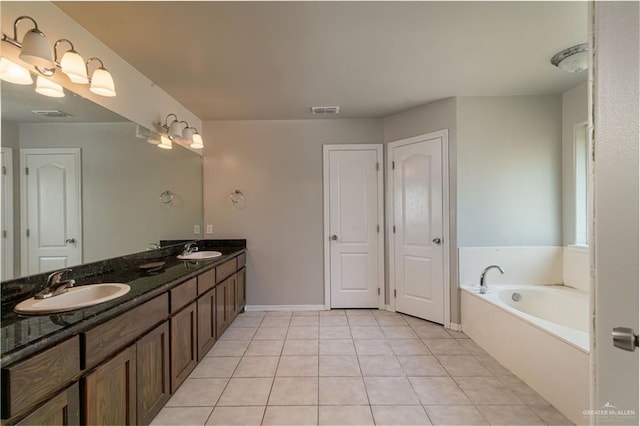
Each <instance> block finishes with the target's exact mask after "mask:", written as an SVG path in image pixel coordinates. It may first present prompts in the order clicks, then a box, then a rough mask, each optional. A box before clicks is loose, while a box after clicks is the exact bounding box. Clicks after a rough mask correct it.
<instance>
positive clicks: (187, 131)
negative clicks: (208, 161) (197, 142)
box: [182, 127, 194, 142]
mask: <svg viewBox="0 0 640 426" xmlns="http://www.w3.org/2000/svg"><path fill="white" fill-rule="evenodd" d="M193 136H194V134H193V129H192V128H191V127H185V128H184V130H183V131H182V139H184V140H185V141H187V142H192V141H193Z"/></svg>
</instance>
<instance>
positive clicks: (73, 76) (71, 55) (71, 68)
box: [53, 38, 89, 84]
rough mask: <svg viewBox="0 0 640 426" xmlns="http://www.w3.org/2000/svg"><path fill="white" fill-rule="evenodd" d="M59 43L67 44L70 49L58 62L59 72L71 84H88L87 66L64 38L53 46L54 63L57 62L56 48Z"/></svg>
mask: <svg viewBox="0 0 640 426" xmlns="http://www.w3.org/2000/svg"><path fill="white" fill-rule="evenodd" d="M61 43H67V44H68V45H69V46H70V47H71V48H70V49H69V50H67V51H66V52H64V54H63V55H62V59H61V60H60V70H61V71H62V72H63V73H65V74H66V75H67V77H69V80H71V81H72V82H73V83H77V84H89V76H88V75H87V64H85V62H84V59H83V58H82V56H80V54H79V53H78V52H76V50H75V48H74V47H73V43H71V42H70V41H69V40H67V39H66V38H63V39H60V40H58V41H56V43H55V44H54V45H53V53H54V58H55V61H56V63H57V62H58V46H60V44H61Z"/></svg>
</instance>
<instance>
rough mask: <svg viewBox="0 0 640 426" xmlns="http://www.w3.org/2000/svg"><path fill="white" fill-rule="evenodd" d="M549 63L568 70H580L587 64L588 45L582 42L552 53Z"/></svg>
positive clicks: (577, 71) (574, 71) (584, 68)
mask: <svg viewBox="0 0 640 426" xmlns="http://www.w3.org/2000/svg"><path fill="white" fill-rule="evenodd" d="M551 63H552V64H553V65H555V66H556V67H558V68H560V69H562V70H565V71H568V72H573V73H579V72H582V71H584V70H586V69H587V67H588V66H589V45H588V44H587V43H582V44H577V45H575V46H572V47H570V48H568V49H564V50H563V51H561V52H558V53H556V54H555V55H553V58H551Z"/></svg>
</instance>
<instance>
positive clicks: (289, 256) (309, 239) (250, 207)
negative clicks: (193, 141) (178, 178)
mask: <svg viewBox="0 0 640 426" xmlns="http://www.w3.org/2000/svg"><path fill="white" fill-rule="evenodd" d="M204 126H205V132H206V134H207V141H208V143H207V144H206V145H205V150H204V172H203V178H204V218H205V219H204V221H205V224H212V225H213V235H206V237H209V238H210V237H214V238H246V239H247V244H248V249H249V257H248V266H249V267H248V279H247V287H248V288H247V297H248V300H247V303H248V304H249V305H322V304H324V281H323V280H324V278H323V265H324V263H323V216H322V215H323V213H322V212H323V207H322V206H323V193H322V145H324V144H360V143H381V142H382V121H381V120H375V119H371V120H291V121H209V122H205V125H204ZM235 189H239V190H241V191H242V192H243V193H244V195H245V200H246V205H245V206H244V208H235V207H234V205H233V204H232V203H231V201H230V200H229V193H230V192H232V191H234V190H235Z"/></svg>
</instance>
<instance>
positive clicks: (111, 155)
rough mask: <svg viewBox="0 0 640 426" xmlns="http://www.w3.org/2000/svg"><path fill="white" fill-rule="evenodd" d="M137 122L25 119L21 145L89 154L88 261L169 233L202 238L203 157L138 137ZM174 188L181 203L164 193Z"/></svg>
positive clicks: (85, 174) (85, 188) (85, 185)
mask: <svg viewBox="0 0 640 426" xmlns="http://www.w3.org/2000/svg"><path fill="white" fill-rule="evenodd" d="M135 135H136V125H135V124H133V123H90V124H89V123H82V124H22V125H20V147H21V148H41V147H46V148H54V147H59V148H63V147H64V148H70V147H79V148H81V150H82V152H81V155H82V209H83V214H82V217H83V243H84V244H83V257H84V259H83V261H84V262H90V261H94V260H99V259H105V258H110V257H115V256H122V255H124V254H129V253H134V252H139V251H144V250H145V249H146V248H147V246H148V244H149V243H152V242H156V243H157V242H158V241H159V240H161V239H188V238H199V237H201V235H194V234H193V225H201V224H202V187H201V185H200V182H201V181H202V168H201V160H202V158H201V157H200V156H198V155H195V154H194V153H192V152H190V151H187V150H185V149H182V148H180V147H176V148H174V149H172V150H170V151H169V150H161V149H158V148H157V147H155V146H153V145H151V144H148V143H147V142H146V140H145V139H138V138H136V137H135ZM167 189H170V190H171V191H172V192H174V193H175V194H176V196H175V199H174V202H173V203H172V204H170V205H164V204H162V203H161V202H160V200H159V196H160V193H162V192H163V191H164V190H167Z"/></svg>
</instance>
